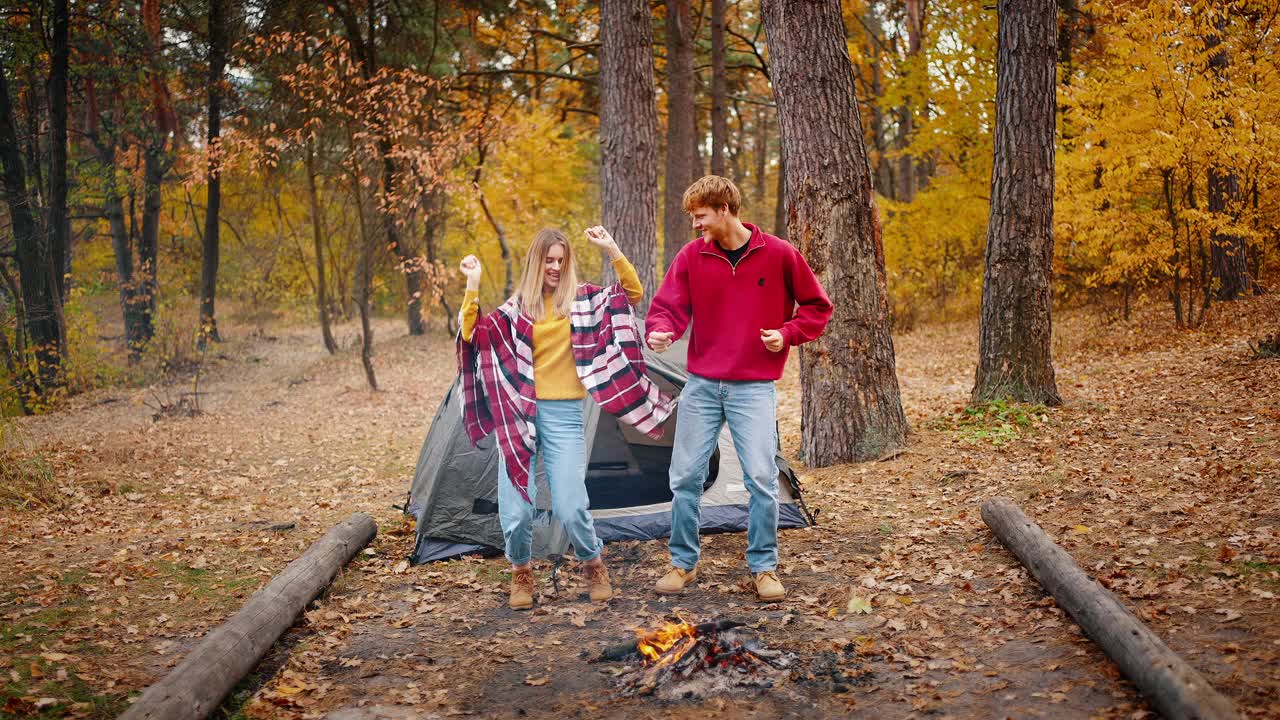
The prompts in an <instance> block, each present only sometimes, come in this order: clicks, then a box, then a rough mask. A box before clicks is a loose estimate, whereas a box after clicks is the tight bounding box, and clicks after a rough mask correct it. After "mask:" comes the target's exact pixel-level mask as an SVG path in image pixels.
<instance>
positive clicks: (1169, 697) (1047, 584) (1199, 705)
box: [982, 497, 1240, 720]
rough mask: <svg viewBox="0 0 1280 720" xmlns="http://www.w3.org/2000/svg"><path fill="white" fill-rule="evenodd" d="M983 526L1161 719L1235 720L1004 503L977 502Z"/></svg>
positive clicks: (1200, 681) (1186, 668) (1199, 680)
mask: <svg viewBox="0 0 1280 720" xmlns="http://www.w3.org/2000/svg"><path fill="white" fill-rule="evenodd" d="M982 520H983V521H984V522H986V524H987V526H988V527H990V528H991V530H992V532H994V533H995V534H996V537H997V538H999V539H1000V542H1001V543H1004V546H1005V547H1006V548H1008V549H1009V550H1010V551H1011V552H1012V553H1013V554H1014V555H1016V556H1017V558H1018V560H1020V561H1021V562H1022V564H1023V565H1025V566H1026V567H1027V569H1028V570H1030V571H1031V574H1032V575H1034V576H1035V578H1036V580H1038V581H1039V582H1040V584H1041V585H1043V586H1044V588H1045V590H1047V591H1049V594H1050V595H1052V596H1053V599H1054V600H1055V601H1056V602H1057V604H1058V607H1060V608H1062V609H1063V610H1065V611H1066V612H1067V614H1068V615H1070V616H1071V618H1072V619H1073V620H1075V621H1076V623H1077V624H1078V625H1080V627H1081V629H1083V630H1084V632H1085V634H1086V635H1088V636H1089V638H1090V639H1092V640H1093V641H1094V642H1096V643H1097V644H1098V645H1099V646H1101V647H1102V650H1103V651H1104V652H1105V653H1106V654H1107V656H1108V657H1110V658H1111V660H1112V661H1113V662H1115V664H1116V665H1118V666H1119V667H1120V671H1121V672H1123V673H1124V675H1125V677H1127V678H1129V680H1130V681H1131V682H1132V683H1133V684H1134V685H1136V686H1137V687H1138V690H1139V691H1140V692H1141V693H1142V694H1143V696H1145V697H1146V698H1147V700H1148V702H1150V703H1151V705H1152V706H1153V707H1155V709H1156V710H1158V711H1159V712H1160V714H1161V715H1163V716H1164V717H1166V718H1169V719H1170V720H1183V719H1184V718H1185V719H1186V720H1193V719H1194V720H1217V719H1218V718H1239V717H1240V716H1239V715H1238V714H1236V711H1235V708H1234V707H1233V706H1232V705H1231V702H1230V701H1229V700H1227V699H1226V698H1225V697H1223V696H1222V695H1220V694H1219V693H1218V692H1217V691H1216V690H1214V689H1213V688H1212V687H1211V686H1210V685H1209V683H1208V682H1206V681H1205V679H1204V678H1203V677H1201V676H1200V674H1199V673H1197V672H1196V671H1195V669H1193V668H1192V667H1191V666H1190V665H1188V664H1187V663H1186V662H1184V661H1183V660H1182V658H1180V657H1178V655H1177V654H1176V653H1174V652H1173V651H1172V650H1170V649H1169V647H1168V646H1167V645H1165V644H1164V643H1163V642H1162V641H1161V640H1160V638H1158V637H1156V635H1155V633H1153V632H1151V630H1150V629H1149V628H1148V627H1147V626H1146V625H1144V624H1142V621H1140V620H1138V619H1137V618H1136V617H1134V616H1133V615H1132V614H1131V613H1130V612H1129V611H1128V610H1126V609H1125V607H1124V605H1122V604H1121V603H1120V601H1119V600H1117V599H1116V598H1115V596H1114V595H1112V594H1111V593H1110V592H1109V591H1108V590H1107V589H1106V588H1104V587H1102V586H1101V585H1099V584H1098V583H1097V582H1096V581H1094V580H1093V579H1091V578H1090V577H1089V576H1088V575H1087V574H1085V572H1084V571H1083V570H1081V569H1080V566H1079V565H1076V563H1075V561H1074V560H1072V559H1071V556H1070V555H1068V554H1067V552H1066V551H1065V550H1063V549H1062V548H1061V547H1059V546H1058V545H1057V544H1055V543H1054V542H1053V540H1051V539H1050V538H1049V536H1048V535H1046V534H1045V532H1044V530H1041V529H1040V526H1039V525H1036V524H1035V523H1034V522H1033V521H1032V520H1031V519H1030V518H1028V517H1027V516H1026V515H1025V514H1023V512H1022V510H1020V509H1019V508H1018V506H1017V505H1015V504H1014V503H1013V502H1012V501H1011V500H1009V499H1008V498H1003V497H996V498H991V499H990V500H987V501H986V502H984V503H983V504H982Z"/></svg>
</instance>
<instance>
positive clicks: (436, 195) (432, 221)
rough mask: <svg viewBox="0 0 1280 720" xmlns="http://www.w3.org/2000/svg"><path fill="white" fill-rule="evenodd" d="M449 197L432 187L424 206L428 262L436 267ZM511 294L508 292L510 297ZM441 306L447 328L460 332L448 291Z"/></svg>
mask: <svg viewBox="0 0 1280 720" xmlns="http://www.w3.org/2000/svg"><path fill="white" fill-rule="evenodd" d="M447 200H448V198H447V197H446V196H445V194H444V191H443V190H442V189H440V188H432V190H431V192H430V193H429V194H428V195H427V199H426V201H425V202H424V203H423V207H424V208H425V210H426V213H427V218H426V223H425V227H424V233H423V235H424V240H425V243H424V244H425V245H426V251H427V262H428V263H430V264H431V265H432V267H435V265H436V261H437V260H439V256H438V254H437V253H436V243H437V242H438V238H440V237H443V236H444V233H445V222H446V219H447V218H446V215H445V208H446V207H447V205H448V202H447ZM509 296H510V294H508V297H509ZM439 303H440V308H441V309H442V310H444V320H445V329H446V330H447V331H448V332H449V334H450V335H455V334H457V332H458V318H457V317H456V316H455V315H454V313H453V308H452V307H450V306H449V298H448V295H447V294H446V293H443V292H442V293H441V294H440V298H439Z"/></svg>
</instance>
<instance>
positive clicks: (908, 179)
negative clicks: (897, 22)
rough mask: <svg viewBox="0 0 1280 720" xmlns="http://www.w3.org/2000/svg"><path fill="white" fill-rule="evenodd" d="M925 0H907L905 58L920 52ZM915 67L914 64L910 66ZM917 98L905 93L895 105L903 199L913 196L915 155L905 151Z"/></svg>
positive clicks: (911, 198)
mask: <svg viewBox="0 0 1280 720" xmlns="http://www.w3.org/2000/svg"><path fill="white" fill-rule="evenodd" d="M924 2H925V0H907V2H906V10H907V17H906V21H907V60H908V61H911V60H914V59H915V58H917V57H918V56H919V55H920V48H921V46H922V44H923V35H924ZM915 69H916V68H915V66H914V65H913V66H912V70H913V71H914V70H915ZM916 104H917V101H916V99H915V98H914V97H911V96H910V95H908V96H907V97H906V98H905V101H904V102H903V103H902V105H901V106H900V107H899V108H898V121H899V123H900V126H899V128H898V142H897V147H898V150H900V151H902V154H901V155H899V156H898V193H897V198H898V199H899V200H901V201H902V202H911V201H912V200H914V199H915V197H916V172H917V170H916V159H915V158H914V157H912V156H911V154H910V153H908V152H906V149H907V146H908V145H909V144H910V143H911V133H912V132H913V131H914V130H915V120H916V118H915V105H916Z"/></svg>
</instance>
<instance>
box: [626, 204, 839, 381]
mask: <svg viewBox="0 0 1280 720" xmlns="http://www.w3.org/2000/svg"><path fill="white" fill-rule="evenodd" d="M743 225H744V226H745V227H746V228H747V229H748V230H750V231H751V239H750V240H748V241H747V243H748V248H747V251H746V253H744V254H743V255H742V257H740V258H738V265H737V267H734V266H733V265H732V264H731V263H730V262H729V258H728V257H727V256H726V255H725V252H724V249H723V248H721V247H720V245H719V244H718V243H716V242H706V241H704V240H703V239H701V238H699V239H697V240H694V241H692V242H690V243H689V244H687V245H685V246H684V248H683V249H682V250H681V251H680V254H679V255H677V256H676V259H675V261H674V262H672V263H671V267H670V269H668V270H667V275H666V277H665V278H663V280H662V287H660V288H658V294H657V295H655V296H654V298H653V303H652V304H651V305H650V306H649V316H648V318H647V319H646V328H647V331H648V332H670V333H674V334H675V336H674V338H673V340H678V339H680V337H682V336H683V335H684V334H685V330H689V334H690V335H689V372H691V373H693V374H695V375H700V376H702V377H704V378H708V379H711V380H777V379H778V378H780V377H782V369H783V367H784V366H785V365H786V364H787V351H788V349H789V348H790V347H791V346H792V345H799V344H801V343H806V342H809V341H810V340H814V339H816V338H817V337H818V336H819V335H821V334H822V331H823V329H825V328H826V326H827V321H829V320H830V319H831V312H832V306H831V300H830V299H829V298H828V297H827V293H826V291H825V290H823V289H822V285H821V284H820V283H819V282H818V278H816V277H814V275H813V270H812V269H810V268H809V263H807V262H805V259H804V256H803V255H801V254H800V251H799V250H796V249H795V247H793V246H792V245H791V243H789V242H787V241H786V240H783V239H781V238H776V237H774V236H772V235H770V234H768V233H766V232H762V231H761V230H760V228H758V227H756V226H755V225H751V224H749V223H743ZM761 330H780V331H781V332H782V338H783V341H784V343H785V346H784V347H783V349H782V350H781V351H780V352H769V350H768V349H767V348H765V346H764V342H763V341H761V339H760V331H761Z"/></svg>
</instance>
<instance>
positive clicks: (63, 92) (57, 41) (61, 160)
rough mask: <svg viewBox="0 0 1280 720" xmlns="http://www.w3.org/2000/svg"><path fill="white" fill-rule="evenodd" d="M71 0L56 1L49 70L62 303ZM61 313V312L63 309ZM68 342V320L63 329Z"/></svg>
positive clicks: (52, 202)
mask: <svg viewBox="0 0 1280 720" xmlns="http://www.w3.org/2000/svg"><path fill="white" fill-rule="evenodd" d="M68 16H69V11H68V8H67V0H57V1H56V2H54V4H53V38H52V40H53V42H52V44H51V47H50V49H51V50H52V53H51V54H52V56H53V57H52V60H53V62H52V67H51V68H50V71H49V250H50V252H51V255H52V259H53V273H54V274H53V281H54V285H55V287H56V288H57V292H58V305H59V306H61V305H62V303H64V302H66V299H67V290H68V283H67V278H68V276H69V275H70V273H71V214H70V213H69V212H67V192H68V189H67V66H68V64H69V60H70V54H71V50H70V45H69V43H68V38H67V35H68V28H67V26H68V23H69V18H68ZM59 317H61V313H59ZM60 332H61V333H62V336H63V344H64V345H65V343H66V327H65V324H64V325H63V327H62V328H61V329H60Z"/></svg>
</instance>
